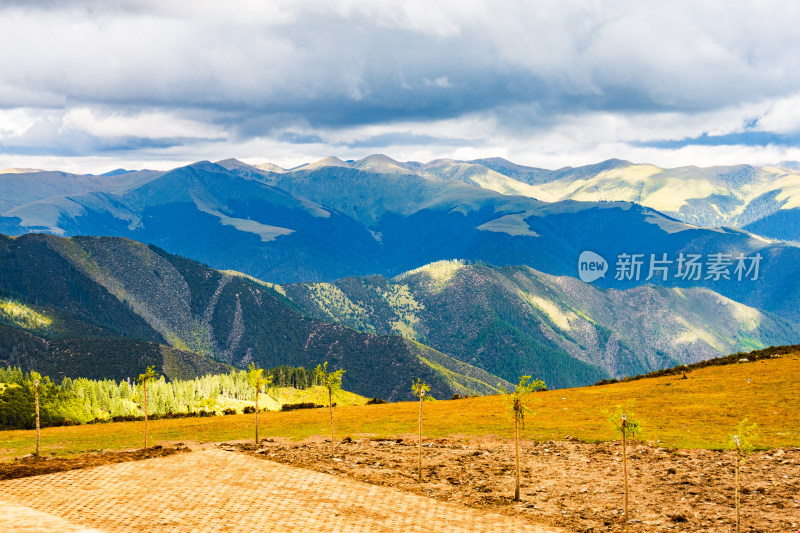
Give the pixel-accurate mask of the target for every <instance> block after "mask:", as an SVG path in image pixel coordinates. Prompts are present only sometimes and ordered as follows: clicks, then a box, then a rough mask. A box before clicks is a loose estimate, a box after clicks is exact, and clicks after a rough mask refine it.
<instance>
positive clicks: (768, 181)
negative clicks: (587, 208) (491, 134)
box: [418, 158, 800, 240]
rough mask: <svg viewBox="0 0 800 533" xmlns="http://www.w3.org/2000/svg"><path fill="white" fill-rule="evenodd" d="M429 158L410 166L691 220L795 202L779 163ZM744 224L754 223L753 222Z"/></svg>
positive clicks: (780, 232) (783, 235)
mask: <svg viewBox="0 0 800 533" xmlns="http://www.w3.org/2000/svg"><path fill="white" fill-rule="evenodd" d="M434 163H435V164H434ZM434 163H429V164H428V165H424V166H422V167H421V168H420V170H419V171H418V172H419V173H420V174H422V175H425V176H428V177H435V178H439V179H445V180H457V181H461V182H464V183H469V184H472V185H474V186H479V187H483V188H488V189H491V190H494V191H497V192H501V193H504V194H523V195H526V196H530V197H533V198H538V199H540V200H544V201H548V202H554V201H561V200H579V201H586V202H598V201H626V202H634V203H637V204H641V205H643V206H646V207H651V208H653V209H655V210H657V211H660V212H662V213H665V214H667V215H670V216H674V217H676V218H678V219H679V220H681V221H683V222H687V223H689V224H693V225H698V226H734V227H745V226H748V224H753V223H754V222H756V221H758V220H760V219H762V218H764V217H768V216H770V215H772V214H774V213H778V212H781V211H782V210H786V209H794V208H797V207H800V172H798V171H797V170H796V169H792V168H784V167H770V166H765V167H753V166H749V165H736V166H727V167H709V168H700V167H680V168H673V169H664V168H659V167H657V166H654V165H640V164H633V163H630V162H627V161H622V160H618V159H611V160H609V161H605V162H603V163H599V164H596V165H589V166H585V167H578V168H570V167H568V168H564V169H560V170H554V171H548V170H543V169H536V168H531V167H523V166H520V165H515V164H513V163H511V162H509V161H505V160H503V159H499V158H495V159H479V160H474V161H468V162H467V161H439V162H434ZM749 229H751V230H753V231H755V230H756V229H758V226H755V225H751V226H749ZM795 229H796V228H795V227H787V228H785V229H783V228H781V226H780V225H778V224H773V225H772V226H771V228H770V233H769V234H768V236H770V237H774V238H779V239H783V240H800V233H797V232H796V231H795Z"/></svg>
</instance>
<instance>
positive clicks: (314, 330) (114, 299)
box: [0, 234, 508, 400]
mask: <svg viewBox="0 0 800 533" xmlns="http://www.w3.org/2000/svg"><path fill="white" fill-rule="evenodd" d="M0 254H2V256H3V257H4V258H5V261H4V262H3V263H0V298H2V300H0V304H2V305H0V324H4V325H5V326H6V327H8V328H12V329H13V330H14V331H24V332H26V333H27V334H30V335H32V336H33V337H30V338H29V337H24V336H23V337H24V339H23V340H22V341H19V342H16V343H15V344H14V348H13V351H12V352H9V353H8V355H4V354H0V358H5V360H7V361H9V362H10V363H12V364H19V365H21V366H23V367H24V368H27V369H35V370H39V371H43V370H44V369H47V370H48V372H50V373H52V374H53V375H82V376H91V377H94V376H97V377H110V378H117V379H119V378H125V377H128V376H131V375H137V374H138V373H139V372H141V371H143V369H144V367H145V366H146V365H147V364H156V365H157V366H158V367H159V368H162V369H163V370H164V371H165V372H175V373H178V372H179V370H178V369H188V370H187V371H188V372H195V371H196V372H201V373H202V372H206V371H217V369H219V368H220V365H233V366H236V367H240V368H242V367H245V366H247V365H248V364H249V363H250V362H251V361H253V362H256V363H257V364H258V365H259V366H261V367H265V368H269V367H274V366H278V365H283V364H286V365H291V366H302V367H306V368H313V367H315V366H316V365H317V364H319V363H322V362H324V361H329V362H330V364H331V365H332V366H334V367H335V368H344V369H345V370H346V371H347V372H346V374H345V387H346V388H348V389H349V390H352V391H354V392H357V393H359V394H363V395H365V396H379V397H382V398H384V399H389V400H396V399H402V398H407V397H410V394H411V393H410V387H409V385H408V384H409V383H410V382H411V380H412V379H414V378H417V377H419V378H422V379H425V380H427V381H428V382H429V383H430V384H431V386H432V392H433V394H434V395H436V396H438V397H449V396H451V395H452V394H456V393H458V394H486V393H492V392H495V391H496V390H497V384H498V383H501V384H503V385H508V383H507V382H505V381H504V380H502V379H500V378H498V377H497V376H495V375H492V374H491V373H487V372H486V371H483V370H481V369H479V368H475V367H473V366H470V365H467V364H464V363H463V362H460V361H457V360H455V359H453V358H451V357H448V356H447V355H445V354H443V353H438V352H436V351H435V350H433V349H431V348H429V347H426V346H421V345H419V344H417V343H414V342H411V341H409V340H407V339H405V338H403V337H401V336H399V335H374V334H365V333H361V332H358V331H356V330H355V329H352V328H349V327H346V326H343V325H339V324H335V323H331V322H329V321H322V320H319V319H314V318H311V317H309V316H308V315H306V314H304V313H303V312H302V311H300V310H299V308H298V307H297V306H296V305H295V304H293V303H292V302H290V301H289V300H288V299H287V298H286V297H285V296H284V295H283V290H282V289H281V288H280V287H278V286H275V285H271V284H266V283H262V282H259V281H258V280H254V279H253V278H250V277H248V276H243V275H240V274H234V273H225V272H219V271H216V270H212V269H210V268H208V267H205V266H203V265H201V264H199V263H196V262H194V261H191V260H188V259H185V258H182V257H179V256H176V255H172V254H169V253H167V252H165V251H163V250H161V249H159V248H157V247H155V246H146V245H144V244H141V243H138V242H135V241H131V240H128V239H122V238H103V237H100V238H96V237H73V238H70V239H62V238H58V237H53V236H50V235H44V234H30V235H25V236H22V237H19V238H15V239H12V238H7V237H2V238H0ZM37 265H45V266H46V267H47V270H42V269H41V268H39V267H38V266H37ZM19 336H20V335H19V334H15V338H17V337H19ZM45 339H47V343H48V344H46V346H47V348H46V349H44V348H42V346H43V344H42V343H43V342H44V340H45ZM133 341H138V344H137V343H135V342H133ZM147 341H150V342H149V343H148V342H147ZM159 344H160V345H167V346H169V347H170V349H167V348H165V347H162V346H159ZM37 347H38V348H37ZM170 350H172V351H170ZM164 353H166V354H168V355H167V356H165V355H164ZM176 353H179V354H181V356H180V357H179V358H178V362H174V363H172V366H170V363H169V361H168V360H167V359H165V358H167V357H168V356H169V355H174V354H176ZM188 353H192V354H193V355H192V356H191V357H190V356H189V355H186V354H188ZM195 354H196V355H195ZM208 358H211V359H213V364H210V363H208V362H207V361H208ZM173 359H174V357H173ZM209 365H210V366H209ZM215 365H216V366H215ZM98 372H100V373H98ZM181 372H183V370H181ZM176 375H177V374H176Z"/></svg>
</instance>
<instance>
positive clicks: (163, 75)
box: [0, 0, 800, 166]
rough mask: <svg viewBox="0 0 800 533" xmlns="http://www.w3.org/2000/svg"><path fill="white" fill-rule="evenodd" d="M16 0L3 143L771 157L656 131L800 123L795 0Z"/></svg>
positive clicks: (186, 154)
mask: <svg viewBox="0 0 800 533" xmlns="http://www.w3.org/2000/svg"><path fill="white" fill-rule="evenodd" d="M3 5H4V7H0V47H2V49H4V50H13V51H14V53H7V54H0V72H2V73H3V74H2V76H0V78H2V79H0V152H2V151H3V146H4V145H5V146H6V152H8V154H9V155H8V156H6V158H13V157H12V154H13V153H14V152H13V150H12V149H11V148H9V146H11V145H12V144H13V145H14V147H17V148H19V147H22V148H24V150H22V148H20V149H19V150H17V152H18V153H21V152H24V153H34V154H35V153H36V150H37V147H38V149H40V150H41V155H42V157H43V158H46V157H50V156H52V155H53V153H55V152H58V151H59V150H61V151H62V152H63V153H64V154H67V153H70V152H74V153H79V154H80V155H81V157H86V156H87V154H88V157H95V156H94V155H92V154H91V152H92V150H98V151H99V150H110V148H109V145H113V144H114V143H104V142H103V140H104V139H110V138H115V137H127V136H134V137H141V138H142V139H151V140H158V139H169V138H178V137H181V138H191V139H193V141H191V143H189V141H186V142H187V143H188V144H185V145H183V146H163V145H161V144H159V143H157V142H154V143H152V146H150V145H148V144H147V143H144V144H143V145H142V146H141V147H139V148H136V147H130V146H128V147H124V149H125V150H126V154H125V156H124V157H126V158H127V157H131V155H132V154H137V155H138V156H140V157H141V159H142V161H151V160H161V158H162V157H173V158H175V161H184V160H186V159H187V158H193V157H196V156H199V158H202V159H207V158H210V157H211V156H210V155H204V154H201V153H199V151H200V150H209V151H212V152H214V153H217V152H218V151H221V150H227V151H228V152H227V155H242V157H250V155H249V154H252V153H253V150H254V149H255V148H256V147H259V148H258V149H260V150H262V151H267V150H273V151H275V155H276V156H277V157H278V158H279V159H281V158H283V160H285V161H292V162H294V161H297V160H298V159H300V158H304V157H311V158H313V157H316V156H319V155H325V154H326V153H334V154H336V155H341V156H343V157H347V156H348V154H357V153H358V154H361V153H363V151H365V150H369V149H371V148H367V147H366V146H368V145H369V143H370V139H372V138H380V136H383V138H386V139H393V138H394V139H399V140H398V141H397V142H398V144H393V145H390V146H385V147H381V146H377V147H376V148H375V149H376V150H379V151H383V152H388V153H390V155H392V156H394V157H405V156H403V155H402V154H409V155H410V156H413V157H415V158H416V157H418V158H424V157H427V155H426V154H429V155H430V156H431V157H432V158H433V157H440V156H453V155H454V154H472V153H481V155H506V156H508V157H512V156H517V157H521V158H523V159H525V160H526V161H528V160H531V161H532V160H533V159H535V158H538V160H540V161H545V162H550V163H552V164H556V163H558V164H576V163H577V162H578V160H585V159H586V158H589V157H605V155H606V154H607V155H608V156H616V157H625V158H629V159H631V158H638V157H645V156H649V157H654V158H658V159H659V161H662V162H663V161H667V160H668V159H669V157H670V154H673V156H674V158H675V160H676V161H678V160H680V161H684V160H685V159H686V158H687V157H689V156H696V157H698V158H699V159H702V160H709V161H710V160H715V161H717V160H723V159H725V158H735V157H740V158H745V157H752V158H754V159H758V160H763V159H765V158H766V157H773V156H780V155H788V156H791V154H792V153H794V152H793V148H792V147H785V148H775V147H769V146H767V147H752V148H748V149H741V150H734V149H733V148H731V147H711V146H706V147H701V146H696V147H687V148H685V149H680V150H666V149H660V150H657V149H655V148H646V147H642V146H641V144H642V143H648V142H654V141H662V140H680V139H685V138H695V137H700V136H702V135H703V134H708V135H712V136H713V135H727V134H732V133H738V132H742V131H745V129H746V128H747V127H750V128H751V129H753V130H754V131H760V132H767V133H775V134H796V133H797V132H798V129H800V128H798V126H797V124H800V111H798V109H800V68H798V60H797V58H798V57H800V34H798V33H797V27H798V26H800V4H797V3H791V2H789V3H787V2H784V1H780V0H759V1H756V0H744V1H738V2H733V3H727V4H720V3H719V2H718V1H716V0H691V1H690V0H676V1H674V2H670V3H668V4H658V3H652V2H635V1H633V0H610V1H604V2H598V1H597V0H577V1H571V2H563V1H558V0H535V1H530V2H519V1H517V0H496V1H493V2H491V3H489V2H488V1H480V0H460V1H457V0H440V1H437V0H425V1H423V0H409V1H401V2H397V1H396V0H391V1H390V0H372V1H359V0H327V1H323V0H276V1H271V2H262V1H258V0H235V1H233V0H232V1H231V2H217V1H215V0H198V1H196V2H190V3H187V2H180V1H163V0H161V1H156V0H116V1H101V0H83V1H81V0H73V1H71V2H69V1H67V2H59V3H54V2H48V3H40V4H32V3H28V2H24V1H21V0H20V1H14V0H9V2H7V3H4V4H3ZM36 5H39V6H45V7H39V8H37V7H35V6H36ZM3 109H4V111H3ZM755 119H757V121H755ZM754 121H755V122H754ZM753 123H755V126H754V128H753V126H752V125H753ZM286 132H291V133H293V134H302V135H301V137H304V138H305V139H306V141H305V142H306V144H292V143H289V142H285V141H281V140H279V138H280V135H281V134H283V133H286ZM315 138H318V139H319V140H320V142H318V143H313V142H308V140H313V139H315ZM415 138H416V139H419V141H418V142H416V141H414V139H415ZM198 139H214V140H215V141H216V142H213V143H206V142H204V141H198ZM403 139H405V141H404V140H403ZM436 139H440V142H437V140H436ZM459 139H460V140H462V141H463V146H461V147H457V146H456V144H455V143H456V142H457V141H458V140H459ZM426 140H427V141H426ZM12 141H13V142H12ZM297 142H298V143H299V141H297ZM422 142H427V143H428V145H427V146H424V145H422V144H419V143H422ZM359 143H360V144H359ZM403 143H406V144H403ZM357 145H359V146H364V147H362V148H358V147H357ZM348 147H352V148H348ZM112 148H113V146H112ZM488 150H493V151H494V153H493V154H490V153H487V151H488ZM613 151H615V153H611V152H613ZM312 152H313V154H312ZM321 152H322V153H321ZM532 154H538V155H532ZM737 154H738V155H737ZM222 155H223V156H224V155H226V154H222ZM268 155H269V154H264V156H265V158H267V159H269V157H267V156H268ZM109 156H110V157H113V156H120V157H121V155H120V154H119V153H117V154H110V155H109ZM15 157H19V156H15ZM97 157H105V156H101V155H100V154H99V152H98V154H97ZM253 157H255V155H253ZM653 162H656V161H653ZM698 162H699V161H698ZM730 162H734V161H730ZM9 166H20V165H9Z"/></svg>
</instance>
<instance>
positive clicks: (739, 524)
mask: <svg viewBox="0 0 800 533" xmlns="http://www.w3.org/2000/svg"><path fill="white" fill-rule="evenodd" d="M740 509H741V507H740V504H739V445H738V444H737V445H736V533H740V532H741V527H742V518H741V514H740Z"/></svg>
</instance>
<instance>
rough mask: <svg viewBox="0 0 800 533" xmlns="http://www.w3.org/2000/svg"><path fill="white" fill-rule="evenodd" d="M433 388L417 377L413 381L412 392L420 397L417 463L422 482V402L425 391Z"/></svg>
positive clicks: (418, 474)
mask: <svg viewBox="0 0 800 533" xmlns="http://www.w3.org/2000/svg"><path fill="white" fill-rule="evenodd" d="M430 390H431V387H430V385H428V384H427V383H425V382H424V381H421V380H420V379H419V378H417V380H416V381H412V382H411V392H412V393H413V394H414V396H416V397H417V398H419V417H418V422H419V462H418V465H417V479H418V481H419V482H420V483H422V402H423V401H425V393H427V392H429V391H430Z"/></svg>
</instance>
